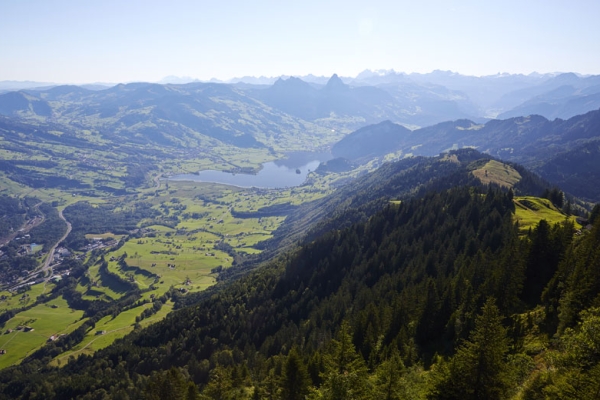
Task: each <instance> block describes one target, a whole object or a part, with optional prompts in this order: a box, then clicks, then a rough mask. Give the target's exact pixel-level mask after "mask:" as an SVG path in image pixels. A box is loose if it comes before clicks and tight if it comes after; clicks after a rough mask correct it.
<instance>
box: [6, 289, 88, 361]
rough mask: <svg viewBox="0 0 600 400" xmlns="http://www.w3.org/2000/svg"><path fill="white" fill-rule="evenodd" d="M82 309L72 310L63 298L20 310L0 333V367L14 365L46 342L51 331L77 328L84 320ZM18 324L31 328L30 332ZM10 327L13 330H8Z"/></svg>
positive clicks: (63, 331)
mask: <svg viewBox="0 0 600 400" xmlns="http://www.w3.org/2000/svg"><path fill="white" fill-rule="evenodd" d="M82 317H83V311H80V310H72V309H70V308H69V306H68V305H67V302H66V301H65V300H64V299H63V298H57V299H54V300H51V301H49V302H48V303H45V304H39V305H37V306H35V307H33V308H31V309H29V310H27V311H23V312H21V313H19V314H17V315H16V316H14V317H13V318H11V319H10V320H9V321H7V322H6V324H5V325H4V328H3V332H2V335H0V349H3V350H6V354H2V355H0V368H4V367H7V366H9V365H13V364H15V363H17V362H19V361H20V360H22V359H23V358H24V357H26V356H27V355H28V354H30V353H32V352H33V351H35V350H36V349H38V348H39V347H40V346H42V345H43V344H45V343H46V342H47V341H48V339H49V338H50V337H51V336H52V335H55V336H57V335H60V334H67V333H69V332H72V331H73V330H75V329H77V327H79V326H80V325H81V324H82V323H83V322H84V320H83V319H82ZM19 326H27V327H29V328H32V330H30V331H29V332H25V331H24V330H19V329H18V327H19ZM11 331H12V332H11Z"/></svg>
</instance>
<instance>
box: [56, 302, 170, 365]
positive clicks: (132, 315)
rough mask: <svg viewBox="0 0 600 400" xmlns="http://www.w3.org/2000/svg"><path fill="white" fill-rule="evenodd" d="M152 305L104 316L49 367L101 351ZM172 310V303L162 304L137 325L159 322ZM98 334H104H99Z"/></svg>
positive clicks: (119, 336)
mask: <svg viewBox="0 0 600 400" xmlns="http://www.w3.org/2000/svg"><path fill="white" fill-rule="evenodd" d="M151 306H152V304H144V305H143V306H139V307H135V308H132V309H130V310H127V311H124V312H122V313H121V314H119V315H118V316H116V317H114V318H113V317H112V316H106V317H104V318H102V319H101V320H100V321H98V322H97V323H96V326H95V327H94V329H91V330H89V331H88V333H87V334H86V336H85V338H84V339H83V341H82V342H81V343H79V344H78V345H77V346H75V347H74V348H73V349H72V350H70V351H68V352H65V353H63V354H61V355H60V356H58V357H56V358H55V359H54V360H53V361H52V362H51V365H54V366H59V365H65V363H66V361H67V360H68V359H69V357H71V356H73V357H79V356H80V355H82V354H93V353H94V352H95V351H98V350H100V349H103V348H105V347H107V346H109V345H110V344H112V343H113V342H114V341H115V340H116V339H120V338H122V337H123V336H125V335H126V334H128V333H129V332H131V331H132V330H133V329H134V325H135V322H136V317H137V316H139V315H140V314H141V313H142V312H143V311H144V310H145V309H146V308H148V307H151ZM172 310H173V303H172V302H171V301H168V302H167V303H165V304H163V306H162V308H161V309H160V310H159V311H158V312H157V313H156V314H154V315H152V316H151V317H149V318H146V319H143V320H142V321H141V322H140V323H139V324H140V326H142V327H145V326H148V325H151V324H153V323H155V322H158V321H160V320H161V319H163V318H164V317H166V316H167V314H168V313H169V312H171V311H172ZM99 332H104V333H102V334H99Z"/></svg>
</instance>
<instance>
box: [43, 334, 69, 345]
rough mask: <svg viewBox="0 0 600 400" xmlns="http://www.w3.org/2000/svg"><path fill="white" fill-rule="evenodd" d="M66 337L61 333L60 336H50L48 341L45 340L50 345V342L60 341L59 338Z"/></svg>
mask: <svg viewBox="0 0 600 400" xmlns="http://www.w3.org/2000/svg"><path fill="white" fill-rule="evenodd" d="M63 336H66V334H64V333H61V334H60V335H52V336H50V337H49V338H48V340H46V342H48V343H50V342H56V341H57V340H58V339H60V338H61V337H63Z"/></svg>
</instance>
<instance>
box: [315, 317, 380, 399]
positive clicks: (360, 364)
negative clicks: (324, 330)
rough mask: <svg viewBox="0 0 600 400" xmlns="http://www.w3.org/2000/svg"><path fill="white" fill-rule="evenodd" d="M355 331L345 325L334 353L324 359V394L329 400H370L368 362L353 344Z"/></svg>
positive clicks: (338, 336) (333, 344) (337, 340)
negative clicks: (352, 332) (352, 334)
mask: <svg viewBox="0 0 600 400" xmlns="http://www.w3.org/2000/svg"><path fill="white" fill-rule="evenodd" d="M350 332H351V329H350V325H349V324H348V322H346V321H344V322H343V323H342V326H341V328H340V331H339V332H338V335H337V339H333V340H332V341H331V347H330V351H329V352H328V353H327V354H325V355H324V356H323V361H324V364H325V372H324V373H323V376H322V377H323V384H322V385H321V388H320V391H321V393H322V396H323V398H324V399H327V400H352V399H369V398H371V397H370V396H369V395H370V391H369V382H368V373H367V366H366V364H365V360H364V359H363V358H362V357H361V355H360V354H359V353H358V352H357V351H356V349H355V348H354V344H352V336H351V335H350Z"/></svg>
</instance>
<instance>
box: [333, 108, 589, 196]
mask: <svg viewBox="0 0 600 400" xmlns="http://www.w3.org/2000/svg"><path fill="white" fill-rule="evenodd" d="M388 129H389V130H390V131H392V130H393V129H396V130H398V131H400V130H401V129H402V128H401V127H400V126H399V125H396V126H395V127H394V126H393V124H392V125H390V126H389V127H388ZM380 130H381V126H380V125H371V126H367V127H364V128H361V129H360V130H358V131H356V132H354V133H352V134H350V135H348V136H347V137H346V138H344V139H342V140H341V141H340V142H339V143H338V144H336V145H335V146H334V148H335V147H338V148H340V147H341V148H344V146H348V145H349V143H350V142H351V141H352V142H356V143H363V144H364V143H368V141H369V138H372V137H375V136H376V135H377V134H378V133H379V132H380ZM598 138H600V110H597V111H590V112H588V113H586V114H584V115H578V116H576V117H573V118H570V119H568V120H561V119H556V120H554V121H549V120H547V119H546V118H544V117H541V116H539V115H532V116H528V117H518V118H511V119H506V120H492V121H489V122H487V123H485V124H477V123H475V122H473V121H469V120H458V121H450V122H444V123H440V124H437V125H433V126H430V127H427V128H422V129H418V130H415V131H412V132H411V133H410V134H407V135H398V136H396V139H397V140H396V141H395V142H392V141H389V142H388V143H389V144H390V146H389V148H388V150H387V151H388V152H396V151H402V152H404V153H410V154H414V155H426V156H434V155H437V154H439V153H441V152H444V151H448V150H450V149H456V148H462V147H473V148H476V149H478V150H479V151H482V152H484V153H487V154H490V155H492V156H494V157H497V158H500V159H503V160H507V161H513V162H518V163H520V164H523V165H524V166H526V167H530V168H532V169H533V170H534V171H535V172H538V173H540V174H541V175H542V177H544V178H545V179H547V180H549V181H551V182H553V183H555V184H557V185H561V186H562V184H563V183H566V182H567V181H569V182H577V181H580V182H584V181H585V180H586V179H591V178H593V171H595V169H594V165H593V164H589V163H590V162H592V158H593V156H591V157H589V158H585V155H584V154H582V155H583V156H584V159H585V160H587V161H585V162H579V161H577V160H576V158H575V157H569V156H567V154H569V152H570V151H575V153H574V154H578V152H585V151H586V150H585V149H586V148H587V147H588V146H590V145H589V144H588V142H589V141H590V140H591V141H592V142H593V141H596V140H598ZM592 147H593V145H592ZM577 149H578V150H577ZM594 151H595V150H594V149H593V148H591V149H590V152H591V153H592V154H595V153H594ZM563 153H564V154H565V155H564V156H560V154H563ZM364 154H365V155H366V154H369V153H368V152H367V151H365V152H364ZM554 157H558V158H557V160H559V159H561V157H562V161H561V162H560V163H559V164H560V165H561V172H559V173H552V170H553V168H554V167H553V166H552V165H551V163H552V160H554ZM362 160H363V161H365V160H366V161H368V160H369V157H364V158H363V159H362ZM569 160H570V162H569ZM559 164H556V165H559ZM567 164H568V165H567ZM590 173H591V174H590ZM559 174H565V175H564V177H560V176H559ZM569 177H571V178H573V179H571V178H569ZM556 179H558V180H556ZM599 184H600V182H596V181H589V186H590V188H591V187H596V186H598V185H599ZM565 189H567V187H566V186H565ZM572 190H574V191H572ZM567 191H569V192H570V193H572V194H573V195H576V196H580V197H583V198H587V199H591V200H592V201H597V200H600V198H598V197H596V196H597V194H596V193H595V192H594V191H593V190H591V191H590V190H589V188H586V187H585V186H584V185H582V184H573V185H569V188H568V189H567Z"/></svg>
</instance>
